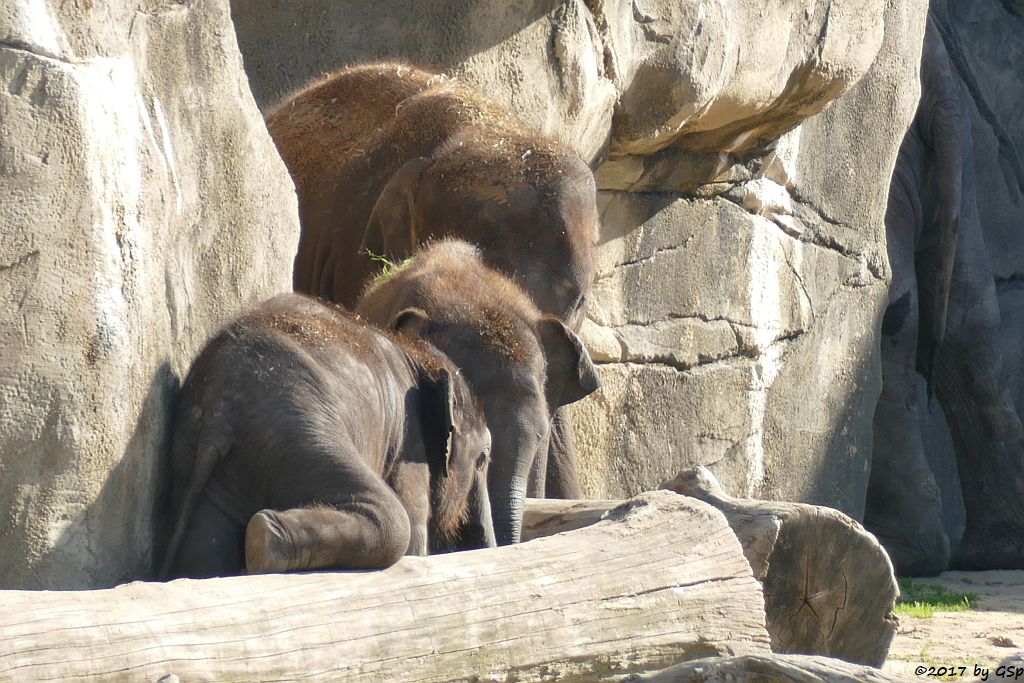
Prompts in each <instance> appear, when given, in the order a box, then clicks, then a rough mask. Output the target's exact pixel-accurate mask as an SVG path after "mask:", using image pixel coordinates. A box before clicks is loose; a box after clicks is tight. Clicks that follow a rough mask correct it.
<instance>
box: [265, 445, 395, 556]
mask: <svg viewBox="0 0 1024 683" xmlns="http://www.w3.org/2000/svg"><path fill="white" fill-rule="evenodd" d="M357 465H358V466H357V467H346V468H345V469H346V470H348V471H347V472H344V473H343V474H342V476H340V477H337V478H336V477H332V476H329V475H325V473H324V472H318V473H317V474H318V476H319V481H318V482H316V485H314V483H313V482H305V483H306V484H307V486H306V488H304V489H303V490H302V494H303V495H302V497H303V498H304V499H305V500H309V501H319V502H318V503H317V504H316V505H308V506H307V505H304V506H295V507H286V508H284V509H280V510H275V509H264V510H260V511H259V512H257V513H256V514H255V515H253V516H252V518H251V519H250V520H249V524H248V526H247V527H246V531H245V563H246V567H247V568H248V571H249V573H250V574H259V573H269V572H288V571H305V570H312V569H383V568H384V567H389V566H391V565H393V564H394V563H395V562H397V561H398V559H399V558H400V557H401V556H402V555H404V554H405V553H406V551H407V550H408V549H409V540H410V529H409V526H410V525H409V516H408V514H407V513H406V511H405V508H404V507H403V506H402V502H401V500H399V498H398V496H397V495H395V493H394V492H393V491H392V490H391V489H390V488H388V486H387V485H386V484H385V483H384V481H383V480H382V479H380V477H378V476H376V475H375V474H374V473H373V472H372V471H371V470H370V469H369V467H367V466H366V465H364V464H363V463H362V462H359V463H357Z"/></svg>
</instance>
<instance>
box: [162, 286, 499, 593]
mask: <svg viewBox="0 0 1024 683" xmlns="http://www.w3.org/2000/svg"><path fill="white" fill-rule="evenodd" d="M489 449H490V433H489V432H488V430H487V427H486V425H485V424H484V421H483V417H482V415H481V414H480V412H479V408H478V407H477V403H476V400H475V399H474V398H473V396H472V394H471V393H470V390H469V388H468V387H467V386H466V383H465V381H464V380H463V379H462V378H461V376H460V374H459V372H458V370H456V368H455V367H454V366H453V365H452V364H451V362H450V361H449V360H448V359H447V358H446V357H445V356H444V355H443V354H441V353H439V352H438V351H437V350H436V349H434V348H433V347H431V346H429V345H428V344H426V343H424V342H422V341H419V340H415V339H413V338H411V337H405V336H403V335H394V336H392V335H389V334H387V333H384V332H381V331H378V330H374V329H373V328H370V327H368V326H367V325H364V324H363V323H361V322H359V321H357V320H356V319H355V318H354V317H353V316H351V315H349V314H347V313H345V312H343V311H341V310H340V309H338V308H336V307H333V306H330V305H328V304H324V303H321V302H318V301H316V300H315V299H311V298H308V297H305V296H302V295H298V294H285V295H281V296H278V297H276V298H274V299H271V300H270V301H268V302H266V303H265V304H263V305H262V306H260V307H259V308H257V309H256V310H254V311H252V312H250V313H248V314H246V315H243V316H242V317H240V318H238V319H237V320H235V321H234V322H232V323H230V324H229V325H228V326H227V327H225V328H224V329H223V330H222V331H221V332H220V333H219V334H218V335H217V336H215V337H214V338H213V339H212V340H211V341H210V342H209V343H208V344H207V346H206V348H205V349H204V350H203V352H202V353H201V354H200V355H199V357H198V358H197V359H196V361H195V363H194V364H193V367H192V370H191V371H190V372H189V375H188V377H187V378H186V380H185V384H184V386H183V388H182V392H181V396H180V399H179V404H178V408H177V414H176V416H175V424H174V430H173V443H172V448H171V464H172V468H173V491H172V498H173V499H174V500H173V502H174V506H175V509H176V512H177V517H176V525H175V529H174V533H173V536H172V538H171V541H170V543H169V547H168V551H167V555H166V558H165V561H164V566H163V570H162V572H161V574H162V575H163V576H164V577H166V576H190V577H205V576H219V575H229V574H237V573H241V572H243V571H245V570H248V571H249V572H250V573H254V572H281V571H295V570H308V569H320V568H362V569H370V568H383V567H387V566H389V565H391V564H394V563H395V562H396V561H397V560H398V558H399V557H401V555H402V554H403V553H408V554H418V555H423V554H426V553H427V552H428V551H435V552H436V551H443V550H450V549H456V548H462V547H480V546H483V545H487V546H493V545H494V533H493V529H492V526H491V511H490V503H489V501H488V498H487V485H486V473H487V464H488V460H489V455H488V453H489Z"/></svg>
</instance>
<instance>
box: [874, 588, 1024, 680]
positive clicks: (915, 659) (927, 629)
mask: <svg viewBox="0 0 1024 683" xmlns="http://www.w3.org/2000/svg"><path fill="white" fill-rule="evenodd" d="M921 581H928V582H935V583H940V584H942V585H944V586H946V587H947V588H948V589H949V590H951V591H957V592H960V593H973V594H975V595H976V596H977V600H976V602H975V607H974V608H973V609H970V610H967V611H966V612H937V613H936V614H935V615H934V616H933V617H931V618H930V619H914V618H909V617H900V628H899V631H898V632H897V634H896V638H895V639H893V642H892V647H890V648H889V659H888V660H887V661H886V663H885V666H884V667H883V668H884V669H885V670H886V671H891V672H893V673H900V674H906V675H907V676H908V678H910V679H917V680H942V679H940V678H938V677H936V676H930V675H928V674H927V673H926V674H925V675H915V669H916V668H917V667H918V666H922V665H923V666H933V667H938V666H943V665H945V666H947V667H951V666H956V667H960V666H966V667H967V675H965V676H963V677H961V676H960V675H959V668H958V669H957V674H958V675H957V676H955V677H953V678H949V677H946V678H945V679H944V680H979V679H982V680H985V678H984V675H981V676H977V677H976V676H975V671H976V670H978V671H980V672H981V673H982V674H984V670H985V669H987V670H988V678H987V680H996V676H995V670H996V668H997V667H998V666H999V664H1000V663H1001V662H1003V661H1004V660H1005V659H1006V658H1008V657H1014V656H1019V657H1021V659H1020V662H1021V663H1020V664H1018V665H1017V666H1024V571H988V572H946V573H945V574H942V575H941V576H939V577H936V578H932V579H921ZM979 667H980V669H979ZM1011 680H1012V679H1011ZM1017 680H1020V681H1022V683H1024V675H1022V676H1021V677H1020V678H1019V679H1017Z"/></svg>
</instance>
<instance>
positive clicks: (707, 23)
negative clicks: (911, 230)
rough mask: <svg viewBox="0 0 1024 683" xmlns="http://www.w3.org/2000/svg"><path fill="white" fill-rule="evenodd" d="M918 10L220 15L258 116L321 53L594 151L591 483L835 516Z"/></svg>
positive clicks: (868, 379)
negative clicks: (488, 106) (447, 84)
mask: <svg viewBox="0 0 1024 683" xmlns="http://www.w3.org/2000/svg"><path fill="white" fill-rule="evenodd" d="M925 11H926V3H925V2H923V0H916V1H915V2H911V3H898V6H897V4H894V3H885V2H882V1H881V0H871V1H867V2H852V1H848V0H832V1H830V2H825V3H818V4H816V5H815V6H814V8H812V9H805V5H802V4H799V3H795V2H783V3H772V7H770V8H765V6H764V3H757V2H752V1H750V0H726V1H725V2H721V3H717V4H713V5H708V4H707V3H695V2H685V3H678V2H657V1H655V0H643V1H636V2H625V0H614V1H613V0H604V1H598V0H591V1H587V2H584V1H582V0H564V1H560V0H547V1H546V2H541V3H525V4H521V3H515V4H512V5H508V4H503V5H501V6H500V8H499V7H498V6H495V5H494V3H490V2H481V1H480V0H463V1H461V2H455V3H444V5H443V6H440V5H437V4H435V3H419V4H416V5H415V6H411V7H410V6H409V5H408V4H407V3H398V2H390V1H389V0H385V1H384V3H383V5H382V3H381V2H377V3H361V2H350V3H334V2H327V1H326V0H303V1H301V2H287V3H285V2H266V3H259V7H256V6H254V4H253V3H247V2H244V1H243V0H237V1H236V2H233V3H232V12H233V17H234V20H235V26H236V30H237V31H238V35H239V43H240V45H241V47H242V51H243V55H244V57H245V60H246V68H247V72H248V73H249V76H250V80H251V82H252V84H253V90H254V92H255V93H256V96H257V99H258V100H259V101H261V103H263V104H269V103H271V102H273V101H275V100H277V99H278V98H279V97H280V96H281V95H282V94H283V93H285V92H287V91H288V90H290V89H294V88H297V87H300V86H301V85H302V84H304V83H305V82H307V81H309V80H311V79H313V78H316V77H318V76H319V75H320V74H321V73H322V72H323V71H330V70H333V69H335V68H337V67H339V66H340V65H342V64H350V63H355V62H360V61H371V60H380V59H393V60H404V61H410V62H413V63H417V64H421V65H424V66H427V67H430V68H434V69H437V70H441V71H445V72H446V73H448V74H452V75H455V76H457V77H459V78H462V79H464V80H466V81H468V82H470V83H471V84H473V85H475V86H477V87H478V88H479V89H480V90H482V91H483V92H485V93H487V94H488V95H490V96H491V97H494V98H495V99H497V100H498V101H500V102H503V103H505V104H507V105H508V106H509V107H511V108H512V109H513V110H514V111H515V113H516V114H517V115H518V116H520V117H521V118H523V119H524V120H525V121H526V122H528V123H530V124H532V125H534V126H536V127H537V128H539V129H541V130H543V131H545V132H547V133H550V134H554V135H556V136H558V137H560V138H561V139H563V140H564V141H566V142H568V143H569V144H571V145H573V146H575V148H576V149H577V150H578V151H579V152H580V153H581V154H582V155H583V156H584V157H585V158H588V159H591V160H593V166H594V167H595V169H596V170H595V176H596V178H597V180H598V185H599V188H600V189H601V193H600V204H601V207H602V221H603V234H602V239H601V245H600V247H599V258H600V272H599V275H598V279H597V283H596V288H595V292H594V296H593V298H592V304H591V314H590V320H589V321H588V322H587V324H586V325H585V328H584V330H583V333H584V337H585V339H586V341H587V344H588V346H589V348H590V350H591V353H592V354H593V356H594V358H595V360H597V361H599V362H600V363H601V366H600V367H599V370H600V373H601V377H602V380H603V382H604V385H605V386H604V388H603V389H602V390H601V391H600V392H598V393H597V394H595V395H594V396H592V397H590V398H588V399H587V400H585V401H582V402H580V403H579V404H576V405H574V406H573V415H574V420H575V423H576V439H577V442H578V445H579V447H580V457H581V460H582V462H581V477H582V478H583V483H584V488H585V490H586V492H587V493H588V494H590V495H592V496H609V497H619V496H628V495H631V494H633V493H636V492H638V491H641V490H643V489H647V488H652V487H653V486H655V485H657V484H658V483H660V482H661V481H662V480H663V479H665V478H668V477H670V476H672V475H674V474H675V473H676V472H677V471H678V470H679V469H680V468H681V467H688V466H692V465H695V464H706V465H710V466H711V467H712V469H713V470H714V471H715V473H716V475H717V476H718V477H719V478H720V479H721V480H722V481H723V483H724V484H725V485H726V486H727V487H728V488H730V489H731V490H734V491H736V492H738V493H740V494H745V495H750V494H754V495H757V496H759V497H764V498H787V499H793V500H803V501H809V502H814V503H820V504H826V505H832V506H835V507H839V508H840V509H842V510H843V511H845V512H847V513H848V514H850V515H852V516H854V517H860V515H861V513H862V511H863V501H864V491H865V487H866V483H867V473H868V467H869V458H870V453H869V451H870V443H871V442H870V438H871V417H872V412H873V408H874V403H875V400H876V398H877V395H878V390H879V384H878V383H879V366H878V349H877V344H878V340H877V329H878V323H879V319H880V315H881V311H882V307H883V306H884V302H885V283H886V278H887V275H888V273H887V266H886V263H885V249H884V229H883V224H882V218H883V214H884V208H885V197H886V194H887V187H888V181H889V176H890V174H891V170H892V166H893V162H894V160H895V155H896V151H897V149H898V147H899V143H900V141H901V139H902V137H903V134H904V132H905V131H906V129H907V126H908V124H909V122H910V121H911V119H912V117H913V113H914V109H915V106H916V101H917V96H918V92H919V90H918V85H917V68H918V63H919V58H920V50H921V41H922V36H923V32H924V17H925ZM382 17H388V19H386V20H382ZM883 26H884V32H883V31H880V30H879V28H880V27H883Z"/></svg>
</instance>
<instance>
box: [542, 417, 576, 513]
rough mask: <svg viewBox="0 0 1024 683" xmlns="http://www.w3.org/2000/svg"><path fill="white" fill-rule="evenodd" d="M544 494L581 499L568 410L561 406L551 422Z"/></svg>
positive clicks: (553, 496)
mask: <svg viewBox="0 0 1024 683" xmlns="http://www.w3.org/2000/svg"><path fill="white" fill-rule="evenodd" d="M544 488H545V493H546V495H547V497H548V498H569V499H576V498H582V497H583V493H582V491H581V490H580V482H579V475H578V474H577V471H576V444H575V443H574V441H573V437H572V422H571V421H570V420H569V410H568V408H566V407H565V406H562V407H561V408H559V409H558V410H556V411H555V416H554V418H553V419H552V420H551V440H550V443H549V446H548V462H547V473H546V476H545V486H544Z"/></svg>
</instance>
